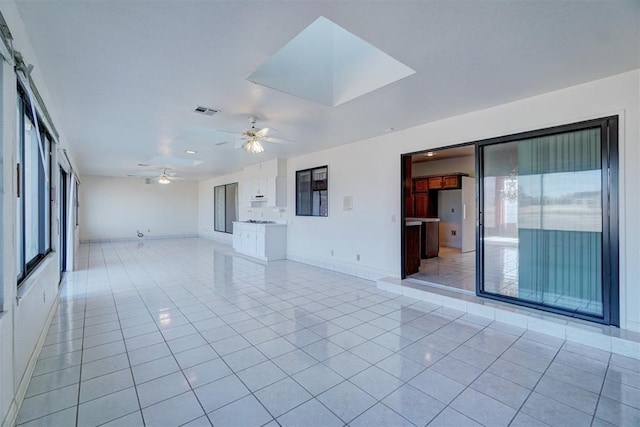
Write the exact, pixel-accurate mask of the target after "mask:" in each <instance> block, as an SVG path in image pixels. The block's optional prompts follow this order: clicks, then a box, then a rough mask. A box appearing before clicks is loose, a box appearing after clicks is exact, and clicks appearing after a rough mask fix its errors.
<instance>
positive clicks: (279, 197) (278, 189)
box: [242, 159, 287, 208]
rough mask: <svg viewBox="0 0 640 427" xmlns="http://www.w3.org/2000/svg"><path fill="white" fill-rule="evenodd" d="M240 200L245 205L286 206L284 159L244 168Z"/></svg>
mask: <svg viewBox="0 0 640 427" xmlns="http://www.w3.org/2000/svg"><path fill="white" fill-rule="evenodd" d="M244 175H245V179H244V180H243V182H242V187H243V189H244V190H243V191H242V201H243V205H244V206H245V207H252V206H253V207H278V208H283V207H286V206H287V188H286V186H287V179H286V160H283V159H275V160H271V161H268V162H264V163H259V164H257V165H251V166H247V167H246V168H245V169H244Z"/></svg>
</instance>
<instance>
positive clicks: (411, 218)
mask: <svg viewBox="0 0 640 427" xmlns="http://www.w3.org/2000/svg"><path fill="white" fill-rule="evenodd" d="M404 220H405V221H420V222H440V218H416V217H410V218H405V219H404Z"/></svg>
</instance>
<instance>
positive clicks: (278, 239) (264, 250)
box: [233, 222, 287, 261]
mask: <svg viewBox="0 0 640 427" xmlns="http://www.w3.org/2000/svg"><path fill="white" fill-rule="evenodd" d="M233 249H234V250H235V251H236V252H239V253H241V254H244V255H248V256H251V257H254V258H257V259H259V260H262V261H273V260H279V259H286V257H287V226H286V225H285V224H275V223H268V224H261V223H248V222H234V223H233Z"/></svg>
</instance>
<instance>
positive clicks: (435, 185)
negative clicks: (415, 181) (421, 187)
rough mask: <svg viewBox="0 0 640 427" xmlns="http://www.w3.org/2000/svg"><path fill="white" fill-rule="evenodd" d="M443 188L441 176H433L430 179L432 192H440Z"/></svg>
mask: <svg viewBox="0 0 640 427" xmlns="http://www.w3.org/2000/svg"><path fill="white" fill-rule="evenodd" d="M441 188H442V177H441V176H432V177H430V178H429V189H430V190H439V189H441Z"/></svg>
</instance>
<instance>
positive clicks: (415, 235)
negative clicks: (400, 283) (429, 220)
mask: <svg viewBox="0 0 640 427" xmlns="http://www.w3.org/2000/svg"><path fill="white" fill-rule="evenodd" d="M405 230H406V233H405V242H404V273H405V274H406V275H407V276H408V275H410V274H414V273H417V272H418V271H420V223H419V222H411V223H408V224H406V226H405Z"/></svg>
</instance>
